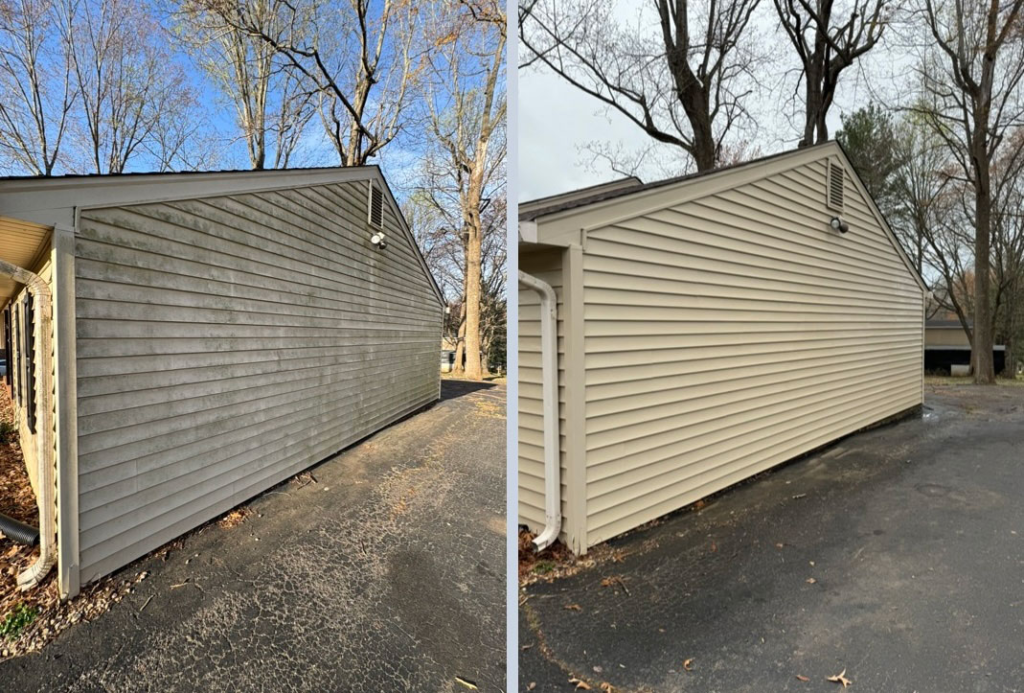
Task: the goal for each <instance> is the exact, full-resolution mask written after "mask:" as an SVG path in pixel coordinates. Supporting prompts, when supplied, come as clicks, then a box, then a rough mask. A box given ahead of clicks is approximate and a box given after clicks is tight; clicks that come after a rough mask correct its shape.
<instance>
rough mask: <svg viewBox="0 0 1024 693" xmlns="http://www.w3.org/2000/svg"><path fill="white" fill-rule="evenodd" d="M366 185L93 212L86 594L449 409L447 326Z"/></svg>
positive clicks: (81, 385) (84, 469)
mask: <svg viewBox="0 0 1024 693" xmlns="http://www.w3.org/2000/svg"><path fill="white" fill-rule="evenodd" d="M366 185H367V184H366V182H362V183H349V184H344V185H338V186H334V185H331V186H323V189H320V188H311V189H308V190H303V191H301V192H297V191H287V192H263V193H254V194H251V195H239V196H233V197H223V198H207V199H203V200H201V201H199V200H184V201H177V202H166V203H159V204H145V205H137V206H133V207H122V208H111V209H98V210H87V211H85V212H83V214H82V217H81V224H80V235H79V237H78V238H77V239H76V257H77V260H78V261H77V262H76V268H77V285H78V288H79V292H78V296H77V300H76V308H77V317H78V324H77V328H76V331H77V334H78V345H79V348H78V358H77V361H78V363H77V370H78V397H79V401H78V411H79V420H78V430H79V441H78V447H79V470H80V494H81V497H80V508H81V511H82V514H81V518H80V521H81V527H82V536H81V547H82V565H83V567H82V574H83V577H84V578H85V579H86V580H88V579H92V578H95V577H97V576H99V575H102V574H104V573H105V572H109V571H110V570H113V569H116V568H117V567H120V566H121V565H123V564H124V563H126V562H128V561H130V560H132V559H134V558H136V557H138V556H139V555H141V554H143V553H145V552H146V551H149V550H152V549H153V548H155V547H156V546H159V545H160V544H161V543H163V542H165V541H167V540H168V539H170V538H173V536H177V535H178V534H180V533H182V532H184V531H187V530H188V529H190V528H191V527H194V526H196V525H198V524H201V523H202V522H205V521H207V520H209V519H212V518H213V517H215V516H217V515H218V514H220V513H222V512H224V511H225V510H227V509H228V508H230V507H232V506H234V505H237V504H238V503H240V502H242V501H244V500H246V499H247V498H249V497H251V496H252V495H255V494H256V493H258V492H260V491H262V490H265V489H266V488H268V487H269V486H271V485H273V484H275V483H277V482H279V481H281V480H283V479H285V478H287V477H288V476H290V475H292V474H294V473H295V472H296V471H299V470H301V469H304V468H306V467H309V466H311V465H313V464H315V463H317V462H319V461H321V460H323V459H325V458H326V457H329V456H331V455H333V454H334V453H336V452H338V451H339V450H340V449H342V448H344V447H346V446H349V445H351V444H353V443H355V442H357V441H359V440H361V439H363V438H365V437H366V436H368V435H370V434H372V433H373V432H375V431H377V430H379V428H381V427H382V426H385V425H387V424H388V423H390V422H392V421H395V420H397V419H399V418H401V417H402V416H405V415H406V414H408V413H409V412H411V411H415V410H416V409H419V408H421V407H423V406H425V405H427V404H429V403H430V402H431V401H434V400H436V399H437V397H438V391H439V385H440V383H439V378H440V373H439V371H440V368H439V363H440V359H439V352H440V333H441V318H442V314H441V311H442V309H441V306H440V305H439V304H438V302H437V300H436V296H435V295H434V291H433V287H432V283H431V280H430V278H429V276H428V275H427V274H426V273H425V272H424V271H423V269H422V266H421V264H420V261H419V258H418V256H417V251H416V249H415V247H414V246H413V245H412V244H410V243H409V242H408V240H407V239H406V236H405V234H404V232H403V231H402V230H401V229H400V228H398V226H397V224H398V218H397V216H396V215H395V214H394V213H393V212H392V211H390V209H389V211H388V212H387V214H386V223H387V229H386V231H387V233H388V237H389V241H390V243H389V245H388V249H387V251H385V252H381V251H378V250H377V249H375V248H373V247H372V246H371V245H370V244H369V235H370V234H369V229H368V227H367V224H366V209H365V194H366V190H367V188H366ZM360 191H361V192H362V198H360ZM360 199H362V202H358V201H359V200H360Z"/></svg>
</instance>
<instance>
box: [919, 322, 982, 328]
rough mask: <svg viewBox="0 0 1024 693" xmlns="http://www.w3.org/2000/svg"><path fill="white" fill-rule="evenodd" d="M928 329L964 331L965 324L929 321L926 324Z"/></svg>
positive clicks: (969, 325)
mask: <svg viewBox="0 0 1024 693" xmlns="http://www.w3.org/2000/svg"><path fill="white" fill-rule="evenodd" d="M924 326H925V327H927V328H928V329H939V330H962V329H963V328H964V326H963V324H961V322H960V321H959V320H928V321H927V322H925V324H924ZM967 326H968V327H971V326H972V323H971V322H970V321H968V323H967Z"/></svg>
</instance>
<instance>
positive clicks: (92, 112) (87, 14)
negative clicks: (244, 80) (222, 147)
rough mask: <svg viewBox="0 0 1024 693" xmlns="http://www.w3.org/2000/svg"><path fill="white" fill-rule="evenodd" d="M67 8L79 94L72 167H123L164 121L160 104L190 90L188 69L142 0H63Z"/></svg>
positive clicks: (65, 26) (64, 27)
mask: <svg viewBox="0 0 1024 693" xmlns="http://www.w3.org/2000/svg"><path fill="white" fill-rule="evenodd" d="M61 9H62V14H63V17H62V19H63V22H62V23H61V25H60V31H61V36H62V38H63V40H64V41H65V42H66V43H67V45H68V46H69V47H70V52H71V64H72V75H73V79H74V84H75V88H76V89H77V91H78V95H79V99H78V105H77V109H76V112H75V115H76V118H75V120H74V122H75V125H76V127H75V128H73V129H72V130H71V134H72V135H79V136H78V137H77V138H73V141H72V143H73V144H76V145H78V146H77V147H75V149H76V150H79V151H81V152H82V156H81V157H78V158H76V159H75V160H74V161H72V162H71V165H72V168H76V169H80V170H92V171H94V172H96V173H121V172H122V171H124V170H125V169H126V167H127V166H128V162H129V161H130V160H131V159H133V158H134V157H136V156H138V155H139V154H143V153H145V151H146V147H144V146H143V144H144V143H145V142H146V141H147V140H148V139H149V138H150V136H151V135H152V134H153V132H154V130H155V128H156V127H157V126H158V125H159V124H160V123H161V122H162V120H161V114H160V112H159V110H158V109H157V104H167V103H173V102H175V101H177V100H178V99H181V98H187V97H186V95H185V94H184V92H185V91H186V90H187V87H186V85H185V84H184V79H183V77H182V71H181V69H180V68H179V67H178V66H177V65H176V64H175V63H174V62H173V61H172V60H171V56H170V52H169V50H168V46H167V45H166V42H165V41H164V36H163V31H162V29H161V28H160V26H159V25H158V24H157V23H156V22H155V21H153V19H152V18H151V17H150V15H149V14H148V13H147V12H146V11H145V8H144V7H143V6H142V5H139V4H138V3H137V2H133V1H131V0H100V1H97V2H89V1H83V0H62V4H61Z"/></svg>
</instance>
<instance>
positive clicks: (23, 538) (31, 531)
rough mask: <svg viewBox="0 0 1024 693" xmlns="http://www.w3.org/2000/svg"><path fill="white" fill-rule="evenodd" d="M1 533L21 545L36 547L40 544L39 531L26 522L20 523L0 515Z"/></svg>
mask: <svg viewBox="0 0 1024 693" xmlns="http://www.w3.org/2000/svg"><path fill="white" fill-rule="evenodd" d="M0 532H3V534H4V536H7V537H10V538H11V539H13V540H14V541H16V542H18V543H19V544H28V545H29V546H35V545H36V544H38V543H39V530H38V529H36V528H35V527H32V526H30V525H26V524H25V523H24V522H18V521H17V520H15V519H14V518H13V517H7V516H6V515H4V514H3V513H0Z"/></svg>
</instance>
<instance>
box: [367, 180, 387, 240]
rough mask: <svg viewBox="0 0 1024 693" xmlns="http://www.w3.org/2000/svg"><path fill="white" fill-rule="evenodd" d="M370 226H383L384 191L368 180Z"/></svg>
mask: <svg viewBox="0 0 1024 693" xmlns="http://www.w3.org/2000/svg"><path fill="white" fill-rule="evenodd" d="M370 226H375V227H377V228H378V229H380V228H384V192H383V191H382V190H381V189H380V188H378V187H377V186H376V185H374V184H373V182H372V181H371V182H370Z"/></svg>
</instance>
